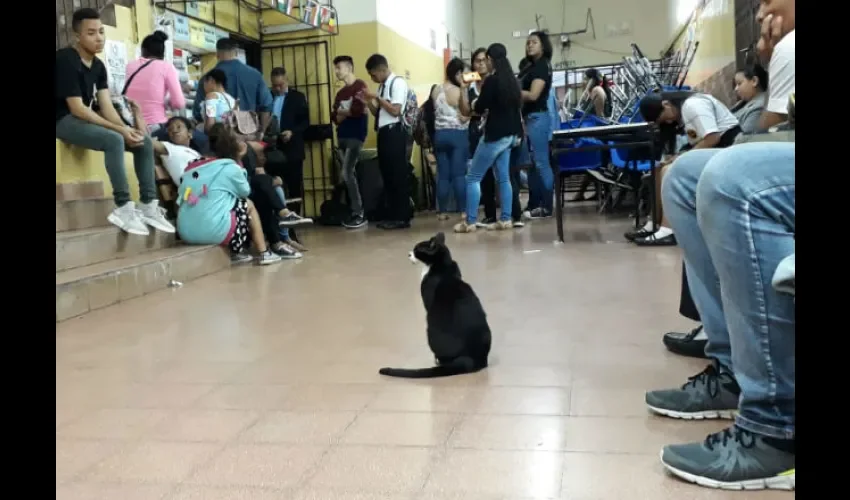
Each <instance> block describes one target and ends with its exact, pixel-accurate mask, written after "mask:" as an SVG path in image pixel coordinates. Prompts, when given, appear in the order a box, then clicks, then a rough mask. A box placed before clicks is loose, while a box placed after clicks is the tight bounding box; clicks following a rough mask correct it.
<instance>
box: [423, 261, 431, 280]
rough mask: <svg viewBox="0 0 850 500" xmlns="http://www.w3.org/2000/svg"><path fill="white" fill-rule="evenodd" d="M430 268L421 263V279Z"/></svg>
mask: <svg viewBox="0 0 850 500" xmlns="http://www.w3.org/2000/svg"><path fill="white" fill-rule="evenodd" d="M430 269H431V268H430V267H428V266H426V265H425V264H423V265H422V276H421V278H422V279H423V280H424V279H425V276H426V275H427V274H428V271H429V270H430Z"/></svg>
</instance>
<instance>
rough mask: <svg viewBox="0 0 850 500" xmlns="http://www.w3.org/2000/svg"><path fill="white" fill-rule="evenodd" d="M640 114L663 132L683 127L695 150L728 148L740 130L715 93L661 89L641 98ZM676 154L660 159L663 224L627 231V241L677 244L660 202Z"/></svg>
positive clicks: (658, 180)
mask: <svg viewBox="0 0 850 500" xmlns="http://www.w3.org/2000/svg"><path fill="white" fill-rule="evenodd" d="M639 109H640V115H641V116H642V117H643V119H644V120H645V121H647V122H650V123H653V122H654V123H657V124H658V125H660V126H661V127H662V130H663V132H662V135H664V134H665V133H666V134H670V133H671V132H672V130H674V129H676V128H678V127H683V128H684V129H685V134H686V135H687V137H688V142H689V143H690V145H691V146H692V149H707V148H726V147H729V146H731V145H732V144H733V143H734V142H735V138H736V137H738V135H739V134H740V133H741V126H740V125H739V124H738V119H737V118H735V115H733V114H732V112H731V111H729V108H727V107H726V106H725V105H724V104H723V103H721V102H720V101H718V100H717V99H715V98H714V97H713V96H711V95H708V94H703V93H700V92H661V93H658V94H649V95H647V96H645V97H644V98H643V99H641V100H640V103H639ZM675 159H676V156H672V157H670V158H668V159H667V160H665V161H663V162H661V163H660V164H659V165H658V166H657V167H656V168H658V175H657V176H656V191H655V193H656V195H655V198H656V199H655V203H656V206H657V207H658V217H659V220H657V221H655V222H656V224H660V227H658V226H656V231H655V232H652V226H653V221H651V220H650V221H647V223H646V225H645V226H644V227H643V228H641V229H640V230H638V231H634V232H630V233H626V234H625V235H624V236H625V237H626V239H627V240H629V241H632V242H633V243H634V244H636V245H638V246H674V245H676V236H675V235H674V233H673V230H672V229H671V228H670V224H669V223H668V222H667V219H665V217H664V206H663V203H661V180H662V179H663V178H664V174H665V172H666V171H667V167H668V165H670V164H671V163H673V161H674V160H675Z"/></svg>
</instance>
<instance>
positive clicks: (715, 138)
mask: <svg viewBox="0 0 850 500" xmlns="http://www.w3.org/2000/svg"><path fill="white" fill-rule="evenodd" d="M722 135H723V134H721V133H720V132H712V133H710V134H707V135H705V136H703V138H702V139H701V140H700V141H699V142H697V143H696V144H694V147H693V148H692V149H711V148H713V147H715V146H717V143H718V142H720V137H721V136H722Z"/></svg>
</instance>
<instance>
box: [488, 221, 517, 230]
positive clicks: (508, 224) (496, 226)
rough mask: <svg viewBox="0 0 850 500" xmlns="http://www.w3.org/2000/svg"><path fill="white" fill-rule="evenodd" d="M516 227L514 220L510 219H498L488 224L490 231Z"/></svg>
mask: <svg viewBox="0 0 850 500" xmlns="http://www.w3.org/2000/svg"><path fill="white" fill-rule="evenodd" d="M513 227H514V223H513V221H510V220H500V221H496V222H494V223H492V224H490V225H488V226H487V230H488V231H507V230H508V229H511V228H513Z"/></svg>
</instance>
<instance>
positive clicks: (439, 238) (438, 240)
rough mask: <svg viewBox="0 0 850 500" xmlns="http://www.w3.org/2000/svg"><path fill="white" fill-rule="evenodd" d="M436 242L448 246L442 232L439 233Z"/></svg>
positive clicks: (435, 238)
mask: <svg viewBox="0 0 850 500" xmlns="http://www.w3.org/2000/svg"><path fill="white" fill-rule="evenodd" d="M434 241H436V242H437V243H439V244H440V245H445V244H446V235H445V234H444V233H443V232H442V231H440V232H439V233H437V235H436V236H434Z"/></svg>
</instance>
